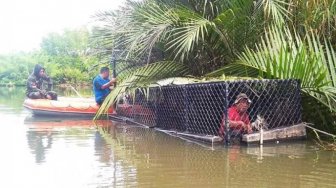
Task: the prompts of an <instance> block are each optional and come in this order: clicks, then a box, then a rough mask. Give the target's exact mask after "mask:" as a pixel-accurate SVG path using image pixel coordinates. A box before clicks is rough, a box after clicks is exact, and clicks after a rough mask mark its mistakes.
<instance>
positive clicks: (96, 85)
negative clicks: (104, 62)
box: [93, 67, 117, 105]
mask: <svg viewBox="0 0 336 188" xmlns="http://www.w3.org/2000/svg"><path fill="white" fill-rule="evenodd" d="M109 75H110V69H109V68H108V67H102V68H101V69H100V74H99V75H97V76H96V77H95V78H94V79H93V92H94V95H95V100H96V102H97V104H99V105H101V104H102V103H103V102H104V100H105V98H106V97H107V95H108V94H110V92H111V89H110V87H111V86H113V85H114V84H115V83H116V82H117V79H116V78H112V79H111V80H110V79H109Z"/></svg>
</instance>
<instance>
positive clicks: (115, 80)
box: [101, 78, 117, 89]
mask: <svg viewBox="0 0 336 188" xmlns="http://www.w3.org/2000/svg"><path fill="white" fill-rule="evenodd" d="M116 82H117V79H116V78H112V79H111V80H110V81H109V82H107V83H106V84H104V85H102V86H101V89H106V88H108V87H110V86H111V85H112V84H114V83H116Z"/></svg>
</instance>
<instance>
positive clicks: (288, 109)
mask: <svg viewBox="0 0 336 188" xmlns="http://www.w3.org/2000/svg"><path fill="white" fill-rule="evenodd" d="M239 94H245V95H246V96H247V97H248V99H249V100H250V102H251V103H250V106H249V108H248V110H247V112H246V114H247V117H248V120H249V122H250V124H251V127H252V129H253V130H252V131H257V130H256V127H253V126H252V125H255V124H254V123H255V122H257V121H259V122H260V121H262V123H263V126H265V127H264V128H266V129H274V128H278V127H288V126H291V125H295V124H298V123H301V104H300V103H301V97H300V83H299V81H298V80H240V81H223V82H210V83H197V84H186V85H173V86H162V87H151V88H146V89H138V90H137V91H136V92H135V96H128V98H127V97H126V98H125V97H124V100H121V101H122V102H121V103H119V104H118V105H117V112H118V114H119V115H121V116H125V117H128V118H130V119H131V120H132V121H134V122H135V123H138V124H142V125H146V126H149V127H157V128H160V129H164V130H171V131H177V132H181V133H188V134H194V135H203V136H204V135H205V136H209V135H212V136H221V137H223V138H224V137H225V138H226V139H228V140H230V139H232V138H236V137H240V136H241V134H244V133H246V132H244V131H243V130H239V129H238V130H237V129H234V130H233V129H232V128H231V127H230V124H229V121H230V118H231V116H232V115H231V114H230V112H229V111H230V108H231V107H233V106H235V105H236V104H235V101H236V100H237V96H238V95H239Z"/></svg>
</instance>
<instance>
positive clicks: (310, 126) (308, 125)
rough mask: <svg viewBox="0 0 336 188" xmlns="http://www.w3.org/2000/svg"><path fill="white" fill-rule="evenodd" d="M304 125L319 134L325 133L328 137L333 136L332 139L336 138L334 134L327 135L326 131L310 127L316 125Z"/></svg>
mask: <svg viewBox="0 0 336 188" xmlns="http://www.w3.org/2000/svg"><path fill="white" fill-rule="evenodd" d="M304 125H305V126H306V127H308V128H310V129H312V130H314V131H317V132H319V133H323V134H325V135H328V136H331V137H333V138H335V137H336V135H334V134H331V133H327V132H325V131H321V130H319V129H316V128H314V127H312V126H309V125H314V124H311V123H304Z"/></svg>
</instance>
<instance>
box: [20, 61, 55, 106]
mask: <svg viewBox="0 0 336 188" xmlns="http://www.w3.org/2000/svg"><path fill="white" fill-rule="evenodd" d="M44 81H45V82H47V83H48V88H47V89H46V90H44V89H43V82H44ZM52 85H53V84H52V80H51V78H50V77H49V76H48V75H47V74H46V73H45V69H44V68H43V67H42V66H41V65H39V64H36V65H35V67H34V70H33V73H32V74H31V75H30V76H29V77H28V80H27V91H26V95H27V97H28V98H31V99H50V100H57V93H56V92H54V91H51V87H52Z"/></svg>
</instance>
